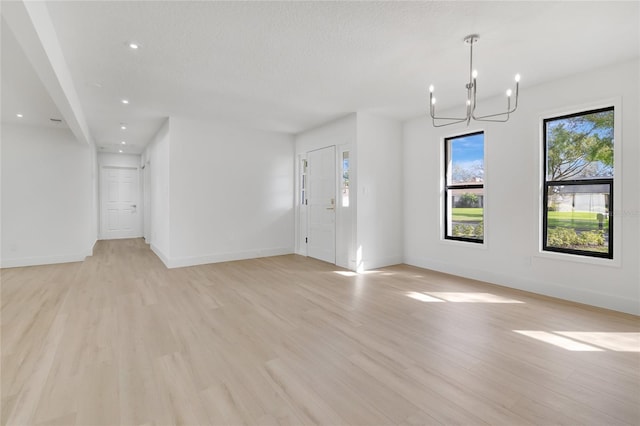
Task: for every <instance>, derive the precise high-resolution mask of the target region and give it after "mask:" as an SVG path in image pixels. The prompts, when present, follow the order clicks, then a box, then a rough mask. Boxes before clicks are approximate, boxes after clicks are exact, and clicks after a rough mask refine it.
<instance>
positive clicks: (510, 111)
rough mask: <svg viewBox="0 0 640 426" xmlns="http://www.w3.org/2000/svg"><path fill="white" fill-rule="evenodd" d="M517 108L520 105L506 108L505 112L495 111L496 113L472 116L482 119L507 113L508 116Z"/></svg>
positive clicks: (475, 118)
mask: <svg viewBox="0 0 640 426" xmlns="http://www.w3.org/2000/svg"><path fill="white" fill-rule="evenodd" d="M516 102H517V100H516ZM517 108H518V105H516V106H514V107H513V108H512V109H508V110H506V111H505V112H498V113H495V114H487V115H481V116H478V117H476V116H475V115H472V117H473V119H474V120H482V119H483V118H491V117H498V116H501V115H507V116H508V115H509V114H512V113H513V112H514V111H515V110H516V109H517ZM507 119H508V118H507Z"/></svg>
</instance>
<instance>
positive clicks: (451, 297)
mask: <svg viewBox="0 0 640 426" xmlns="http://www.w3.org/2000/svg"><path fill="white" fill-rule="evenodd" d="M425 294H428V295H430V296H433V297H437V298H438V299H443V300H446V301H447V302H465V303H524V302H521V301H519V300H515V299H509V298H506V297H502V296H497V295H495V294H491V293H468V292H441V291H438V292H432V291H427V292H425Z"/></svg>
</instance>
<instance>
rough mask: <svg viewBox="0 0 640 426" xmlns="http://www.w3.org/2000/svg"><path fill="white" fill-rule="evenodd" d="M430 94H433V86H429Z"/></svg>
mask: <svg viewBox="0 0 640 426" xmlns="http://www.w3.org/2000/svg"><path fill="white" fill-rule="evenodd" d="M429 93H433V84H432V85H431V86H429Z"/></svg>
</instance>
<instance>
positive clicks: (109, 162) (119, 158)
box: [98, 152, 141, 167]
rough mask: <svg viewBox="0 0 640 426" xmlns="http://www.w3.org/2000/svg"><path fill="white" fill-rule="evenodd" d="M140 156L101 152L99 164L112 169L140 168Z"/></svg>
mask: <svg viewBox="0 0 640 426" xmlns="http://www.w3.org/2000/svg"><path fill="white" fill-rule="evenodd" d="M140 161H141V159H140V155H139V154H114V153H111V152H99V153H98V164H99V165H100V166H111V167H140Z"/></svg>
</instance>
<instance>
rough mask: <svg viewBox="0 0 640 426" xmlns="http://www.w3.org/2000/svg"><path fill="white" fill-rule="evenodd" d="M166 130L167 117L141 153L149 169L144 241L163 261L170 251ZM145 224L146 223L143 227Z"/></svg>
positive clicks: (167, 143) (168, 123)
mask: <svg viewBox="0 0 640 426" xmlns="http://www.w3.org/2000/svg"><path fill="white" fill-rule="evenodd" d="M169 129H170V121H169V119H167V120H166V121H165V122H164V124H163V125H162V126H161V127H160V129H158V132H157V133H156V135H155V136H154V137H153V139H152V141H151V142H150V143H149V145H148V146H147V149H146V150H145V152H144V153H143V154H142V162H143V163H144V165H145V170H146V169H147V168H149V171H148V172H147V173H149V180H150V186H149V194H148V195H149V200H148V201H149V206H145V207H144V208H145V211H148V213H146V214H145V217H147V218H148V219H149V222H150V223H149V234H148V238H149V241H147V242H148V243H149V244H150V245H151V250H153V252H154V253H156V254H157V255H158V257H160V259H161V260H162V261H163V262H164V263H165V265H166V264H168V263H169V258H170V256H171V250H170V218H171V211H170V205H169V204H170V203H169V195H170V194H169V179H170V176H169V153H170V146H169V140H170V135H169ZM146 226H147V225H146V224H145V227H146Z"/></svg>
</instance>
